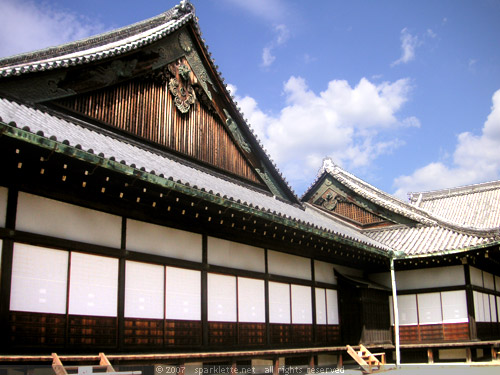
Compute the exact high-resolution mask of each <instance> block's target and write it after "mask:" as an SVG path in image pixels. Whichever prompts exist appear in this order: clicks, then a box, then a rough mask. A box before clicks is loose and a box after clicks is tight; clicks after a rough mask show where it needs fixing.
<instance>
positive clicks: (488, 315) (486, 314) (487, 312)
mask: <svg viewBox="0 0 500 375" xmlns="http://www.w3.org/2000/svg"><path fill="white" fill-rule="evenodd" d="M481 297H482V298H483V307H484V321H485V322H491V310H490V296H489V295H488V294H486V293H481Z"/></svg>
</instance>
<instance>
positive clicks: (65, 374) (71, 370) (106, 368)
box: [52, 353, 142, 375]
mask: <svg viewBox="0 0 500 375" xmlns="http://www.w3.org/2000/svg"><path fill="white" fill-rule="evenodd" d="M52 369H53V370H54V372H55V374H56V375H73V374H77V375H92V374H98V373H102V374H106V375H141V374H142V371H121V372H117V371H115V369H114V368H113V365H112V364H111V362H109V360H108V358H107V357H106V355H105V354H104V353H99V364H98V365H92V366H64V365H63V363H62V361H61V358H60V357H59V356H58V355H57V353H52ZM94 370H97V371H96V372H94ZM75 371H76V372H75Z"/></svg>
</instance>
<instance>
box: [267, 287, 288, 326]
mask: <svg viewBox="0 0 500 375" xmlns="http://www.w3.org/2000/svg"><path fill="white" fill-rule="evenodd" d="M269 322H270V323H282V324H289V323H290V285H289V284H283V283H276V282H270V283H269Z"/></svg>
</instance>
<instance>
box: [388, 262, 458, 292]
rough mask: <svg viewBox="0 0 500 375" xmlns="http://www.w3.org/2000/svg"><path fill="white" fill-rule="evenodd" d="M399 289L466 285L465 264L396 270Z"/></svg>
mask: <svg viewBox="0 0 500 375" xmlns="http://www.w3.org/2000/svg"><path fill="white" fill-rule="evenodd" d="M396 285H397V286H398V290H409V289H425V288H437V287H447V286H455V285H465V275H464V267H463V266H448V267H439V268H432V269H430V268H428V269H418V270H409V271H398V272H396Z"/></svg>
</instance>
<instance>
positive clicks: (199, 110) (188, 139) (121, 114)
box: [56, 78, 259, 182]
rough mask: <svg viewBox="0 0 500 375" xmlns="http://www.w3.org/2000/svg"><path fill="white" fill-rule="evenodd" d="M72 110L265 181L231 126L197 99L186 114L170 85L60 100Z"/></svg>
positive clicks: (132, 85) (138, 84)
mask: <svg viewBox="0 0 500 375" xmlns="http://www.w3.org/2000/svg"><path fill="white" fill-rule="evenodd" d="M56 103H57V104H58V105H61V106H63V107H65V108H67V109H70V110H71V111H74V112H77V113H80V114H82V115H84V116H87V117H90V118H93V119H95V120H98V121H100V122H103V123H105V124H107V125H111V126H113V127H115V128H118V129H120V130H123V131H126V132H127V133H130V134H133V135H135V136H138V137H141V138H144V139H147V140H148V141H151V142H154V143H157V144H159V145H161V146H165V147H167V148H169V149H171V150H174V151H176V152H179V153H181V154H184V155H187V156H189V157H192V158H195V159H197V160H200V161H202V162H205V163H208V164H210V165H213V166H215V167H217V168H220V169H223V170H225V171H227V172H230V173H233V174H236V175H238V176H240V177H243V178H245V179H247V180H250V181H253V182H259V179H258V177H257V175H256V174H255V172H254V171H253V169H252V167H251V166H250V165H249V164H248V163H247V161H246V160H245V157H244V156H243V154H242V153H241V152H240V150H239V149H238V147H237V146H236V145H235V143H234V142H233V140H232V138H231V136H230V135H229V133H228V132H227V131H226V129H225V125H224V124H223V123H222V121H221V120H220V119H219V118H218V116H216V115H215V114H214V113H213V112H210V111H209V110H207V109H206V107H205V106H203V105H201V104H200V101H198V100H197V101H196V102H195V104H194V105H193V106H192V108H191V109H190V110H189V111H188V113H185V114H183V113H181V112H180V111H179V110H178V109H177V108H176V106H175V104H174V100H173V96H172V94H171V93H170V91H169V90H168V88H167V87H166V84H159V83H158V82H156V81H154V80H153V79H150V78H137V79H134V80H131V81H127V82H124V83H121V84H118V85H115V86H111V87H108V88H106V89H102V90H99V91H97V92H91V93H87V94H81V95H78V96H76V97H70V98H67V99H62V100H59V101H57V102H56Z"/></svg>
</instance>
